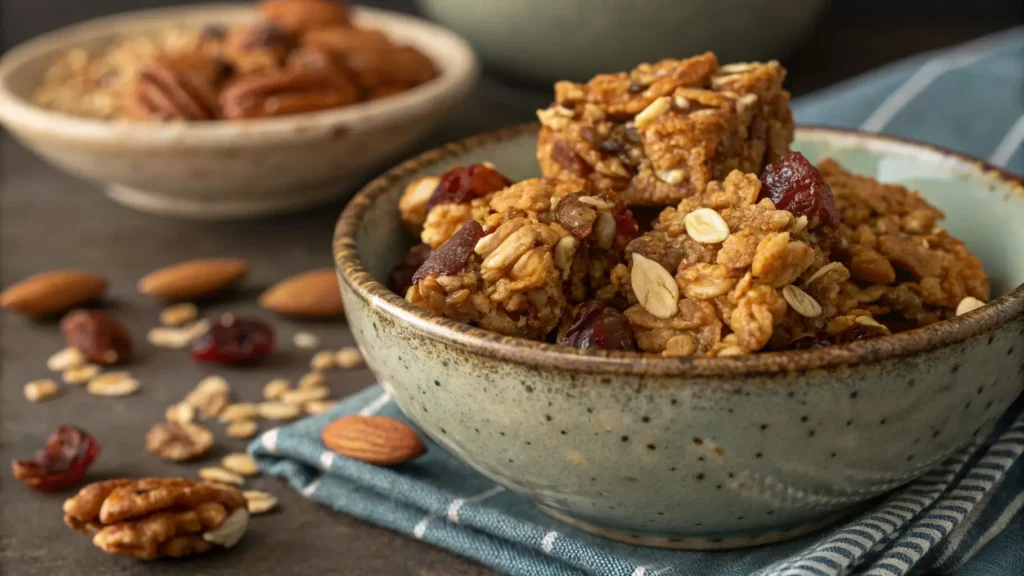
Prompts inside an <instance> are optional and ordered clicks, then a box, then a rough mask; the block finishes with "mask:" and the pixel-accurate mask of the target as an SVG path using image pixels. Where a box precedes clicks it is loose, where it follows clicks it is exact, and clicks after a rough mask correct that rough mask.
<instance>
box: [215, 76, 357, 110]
mask: <svg viewBox="0 0 1024 576" xmlns="http://www.w3.org/2000/svg"><path fill="white" fill-rule="evenodd" d="M358 99H359V98H358V93H357V91H356V88H355V86H354V85H353V84H352V83H351V82H346V81H345V77H344V76H343V73H341V72H340V71H339V69H338V68H327V64H326V63H324V68H321V69H308V68H307V69H298V70H286V71H284V72H280V73H277V74H269V75H256V76H247V77H242V78H241V79H239V80H238V81H237V82H235V83H234V84H232V85H231V86H229V87H228V88H226V89H225V90H224V91H223V92H222V93H221V95H220V103H221V106H222V107H223V109H224V115H225V116H227V117H228V118H231V119H245V118H265V117H269V116H282V115H285V114H298V113H301V112H312V111H315V110H326V109H328V108H336V107H339V106H346V105H348V104H352V103H353V102H356V101H357V100H358Z"/></svg>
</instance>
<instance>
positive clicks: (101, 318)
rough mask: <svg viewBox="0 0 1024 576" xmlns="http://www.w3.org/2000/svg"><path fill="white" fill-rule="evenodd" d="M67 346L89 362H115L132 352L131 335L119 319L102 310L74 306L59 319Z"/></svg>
mask: <svg viewBox="0 0 1024 576" xmlns="http://www.w3.org/2000/svg"><path fill="white" fill-rule="evenodd" d="M60 332H61V334H63V335H64V340H65V341H66V342H67V343H68V346H71V347H73V348H78V351H79V352H81V353H82V354H83V355H85V357H86V358H88V359H89V361H90V362H95V363H97V364H108V365H109V364H117V363H119V362H124V361H125V360H127V359H128V358H129V357H131V355H132V337H131V335H130V334H129V333H128V329H127V328H125V326H124V324H122V323H121V321H120V320H118V319H117V318H114V317H113V316H111V315H110V314H108V313H106V312H104V311H102V310H74V311H72V312H69V313H68V314H67V315H66V316H64V318H63V319H62V320H61V321H60Z"/></svg>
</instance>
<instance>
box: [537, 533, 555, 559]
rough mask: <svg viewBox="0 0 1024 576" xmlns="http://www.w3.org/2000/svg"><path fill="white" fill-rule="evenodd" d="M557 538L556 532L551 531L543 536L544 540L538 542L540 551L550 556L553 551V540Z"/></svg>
mask: <svg viewBox="0 0 1024 576" xmlns="http://www.w3.org/2000/svg"><path fill="white" fill-rule="evenodd" d="M557 538H558V532H555V531H554V530H552V531H551V532H548V533H547V534H545V535H544V539H543V540H541V541H540V549H541V550H543V551H544V553H545V554H551V553H552V552H553V551H554V550H555V540H556V539H557Z"/></svg>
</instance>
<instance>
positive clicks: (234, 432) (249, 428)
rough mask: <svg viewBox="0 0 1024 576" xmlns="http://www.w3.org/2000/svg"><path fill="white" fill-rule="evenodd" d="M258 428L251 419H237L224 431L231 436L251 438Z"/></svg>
mask: <svg viewBox="0 0 1024 576" xmlns="http://www.w3.org/2000/svg"><path fill="white" fill-rule="evenodd" d="M258 430H259V427H258V426H257V425H256V422H254V421H252V420H238V421H235V422H232V423H231V424H230V425H229V426H228V427H227V430H225V431H226V432H227V435H228V436H231V437H232V438H252V437H253V436H255V435H256V432H257V431H258Z"/></svg>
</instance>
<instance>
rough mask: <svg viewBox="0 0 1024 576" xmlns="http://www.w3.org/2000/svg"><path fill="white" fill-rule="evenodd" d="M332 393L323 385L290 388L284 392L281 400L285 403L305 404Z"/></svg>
mask: <svg viewBox="0 0 1024 576" xmlns="http://www.w3.org/2000/svg"><path fill="white" fill-rule="evenodd" d="M330 395H331V391H330V390H328V389H327V388H326V387H323V386H321V387H318V388H306V389H300V390H290V391H288V392H285V393H284V394H282V395H281V398H280V400H281V402H284V403H285V404H305V403H306V402H312V401H313V400H323V399H325V398H327V397H328V396H330Z"/></svg>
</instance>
